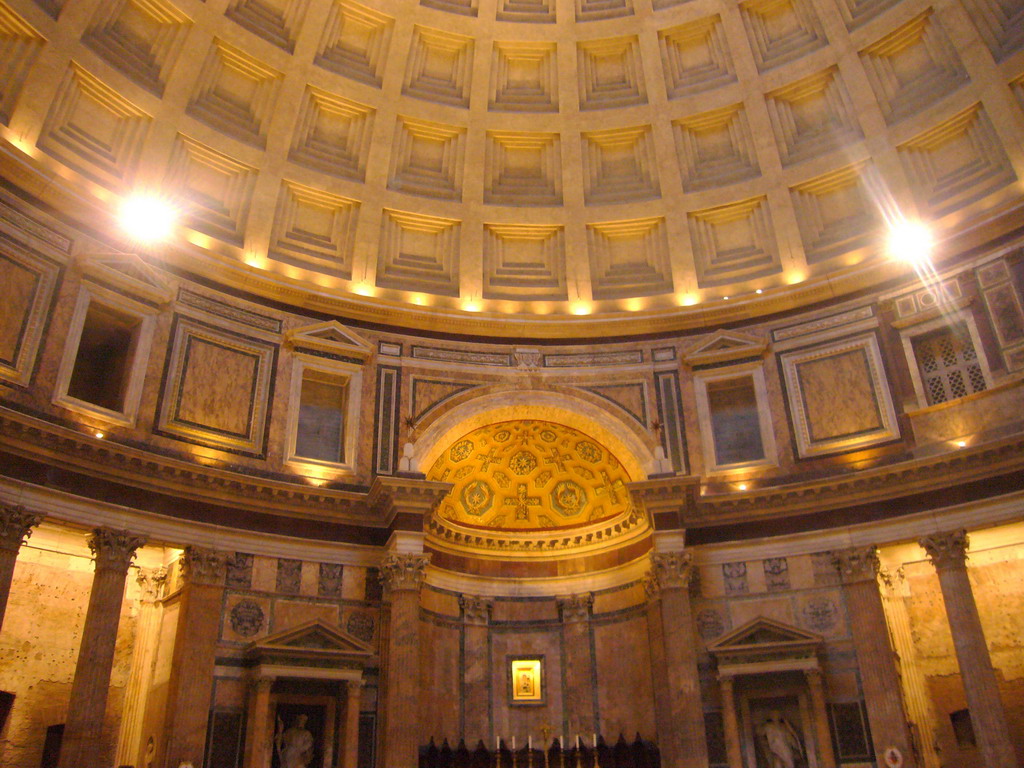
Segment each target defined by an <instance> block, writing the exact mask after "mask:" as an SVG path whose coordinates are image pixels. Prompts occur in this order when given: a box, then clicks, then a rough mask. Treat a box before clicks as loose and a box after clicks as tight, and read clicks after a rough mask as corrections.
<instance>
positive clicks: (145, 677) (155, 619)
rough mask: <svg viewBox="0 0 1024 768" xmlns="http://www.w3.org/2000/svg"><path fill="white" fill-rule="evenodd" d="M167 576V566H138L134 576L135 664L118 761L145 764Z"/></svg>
mask: <svg viewBox="0 0 1024 768" xmlns="http://www.w3.org/2000/svg"><path fill="white" fill-rule="evenodd" d="M166 579H167V569H166V568H163V567H160V568H139V572H138V574H137V575H136V577H135V580H136V582H137V583H138V585H139V613H138V620H137V622H136V626H135V646H134V647H133V648H132V668H131V672H130V673H129V675H128V686H127V688H126V689H125V692H124V707H123V708H122V710H121V732H120V734H119V736H118V739H117V761H116V765H141V764H142V723H143V719H144V717H145V715H146V698H147V696H148V694H149V685H150V681H151V680H152V678H153V660H154V659H153V657H154V654H155V653H156V646H157V637H158V635H159V632H160V606H159V603H158V602H157V601H158V600H159V598H160V593H161V590H162V588H163V585H164V581H165V580H166Z"/></svg>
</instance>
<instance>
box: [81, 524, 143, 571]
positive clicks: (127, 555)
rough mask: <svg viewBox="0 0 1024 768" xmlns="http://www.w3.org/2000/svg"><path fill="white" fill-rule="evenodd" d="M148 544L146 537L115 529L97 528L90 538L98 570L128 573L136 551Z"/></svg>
mask: <svg viewBox="0 0 1024 768" xmlns="http://www.w3.org/2000/svg"><path fill="white" fill-rule="evenodd" d="M145 543H146V537H145V536H136V535H135V534H134V533H132V532H131V531H119V530H116V529H114V528H95V529H93V532H92V535H91V536H90V537H89V549H90V550H92V553H93V555H94V556H95V558H96V570H97V571H99V570H101V569H103V570H112V571H119V572H121V573H127V571H128V566H129V565H131V564H132V560H134V559H135V550H137V549H138V548H139V547H141V546H143V545H144V544H145Z"/></svg>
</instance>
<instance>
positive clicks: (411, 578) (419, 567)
mask: <svg viewBox="0 0 1024 768" xmlns="http://www.w3.org/2000/svg"><path fill="white" fill-rule="evenodd" d="M429 562H430V555H420V554H399V553H395V552H389V553H388V554H386V555H384V559H383V560H381V562H380V580H381V581H382V582H383V583H384V589H385V590H387V591H388V592H399V591H402V590H419V588H420V586H421V585H422V584H423V580H424V579H425V578H426V575H427V564H428V563H429Z"/></svg>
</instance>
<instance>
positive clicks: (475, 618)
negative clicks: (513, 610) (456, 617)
mask: <svg viewBox="0 0 1024 768" xmlns="http://www.w3.org/2000/svg"><path fill="white" fill-rule="evenodd" d="M459 605H460V606H461V607H462V620H463V621H464V622H465V623H466V624H474V625H478V626H487V624H488V623H489V622H490V620H491V609H493V608H494V600H493V598H490V597H481V596H480V595H459Z"/></svg>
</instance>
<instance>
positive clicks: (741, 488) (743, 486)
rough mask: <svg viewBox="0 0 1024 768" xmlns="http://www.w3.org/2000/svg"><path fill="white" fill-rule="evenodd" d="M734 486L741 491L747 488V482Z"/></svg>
mask: <svg viewBox="0 0 1024 768" xmlns="http://www.w3.org/2000/svg"><path fill="white" fill-rule="evenodd" d="M736 487H737V488H739V489H740V490H741V491H745V490H747V484H746V483H740V484H739V485H737V486H736Z"/></svg>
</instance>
